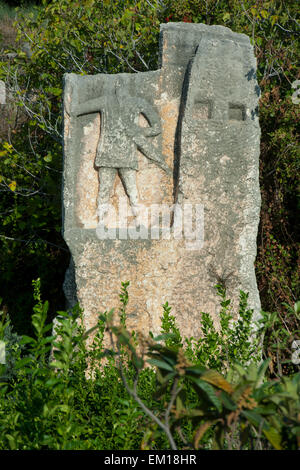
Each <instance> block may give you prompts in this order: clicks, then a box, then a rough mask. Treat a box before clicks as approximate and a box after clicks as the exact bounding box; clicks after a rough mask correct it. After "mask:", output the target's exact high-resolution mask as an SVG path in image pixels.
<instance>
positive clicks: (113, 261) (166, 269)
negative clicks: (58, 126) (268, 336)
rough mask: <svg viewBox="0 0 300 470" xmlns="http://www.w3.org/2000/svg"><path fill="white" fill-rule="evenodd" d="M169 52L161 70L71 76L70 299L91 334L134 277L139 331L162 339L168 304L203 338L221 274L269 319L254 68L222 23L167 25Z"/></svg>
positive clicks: (131, 323)
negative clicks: (258, 264) (261, 269)
mask: <svg viewBox="0 0 300 470" xmlns="http://www.w3.org/2000/svg"><path fill="white" fill-rule="evenodd" d="M160 48H161V50H160V57H161V61H160V62H161V68H160V69H159V70H156V71H152V72H144V73H136V74H116V75H105V74H98V75H94V76H78V75H75V74H66V75H65V85H64V188H63V206H64V238H65V240H66V242H67V244H68V246H69V248H70V251H71V254H72V265H71V269H69V270H68V273H67V276H66V281H65V290H66V294H67V298H68V303H69V305H71V304H72V303H74V302H75V301H76V299H77V300H78V301H79V303H80V305H81V307H82V308H83V309H84V318H85V322H86V327H87V328H90V327H92V326H93V325H94V324H95V323H96V322H97V316H98V314H99V313H102V312H104V311H106V310H110V309H111V308H113V307H117V306H118V303H119V292H120V286H121V282H125V281H130V287H129V304H128V308H127V311H128V321H127V325H128V327H129V328H130V329H135V330H136V331H143V332H145V333H147V332H148V331H149V330H151V331H152V332H153V333H159V332H160V317H161V316H162V304H163V303H164V302H166V301H168V302H169V304H170V305H171V306H172V313H173V315H175V317H176V319H177V324H178V326H179V327H180V330H181V333H182V335H183V336H191V335H193V336H195V337H196V336H198V335H199V333H200V322H199V319H200V313H201V312H202V311H204V312H209V313H210V314H211V315H212V316H213V318H214V319H215V321H216V324H217V322H218V313H219V309H220V307H219V299H218V296H217V294H216V290H215V288H214V285H215V284H217V283H218V282H220V280H221V279H222V280H223V281H225V283H226V288H227V293H228V296H229V297H230V298H231V299H232V301H233V304H234V305H237V304H238V300H239V291H240V290H243V291H245V292H249V306H250V307H251V308H253V309H254V313H255V316H258V315H259V311H260V301H259V295H258V290H257V285H256V279H255V271H254V260H255V256H256V236H257V227H258V222H259V211H260V192H259V179H258V176H259V175H258V168H259V164H258V162H259V141H260V129H259V122H258V108H257V107H258V99H259V88H258V85H257V81H256V74H255V72H256V62H255V58H254V54H253V48H252V46H251V44H250V41H249V38H248V37H247V36H245V35H243V34H237V33H233V32H232V31H231V30H229V29H228V28H225V27H222V26H207V25H202V24H200V25H199V24H186V23H168V24H164V25H162V26H161V37H160Z"/></svg>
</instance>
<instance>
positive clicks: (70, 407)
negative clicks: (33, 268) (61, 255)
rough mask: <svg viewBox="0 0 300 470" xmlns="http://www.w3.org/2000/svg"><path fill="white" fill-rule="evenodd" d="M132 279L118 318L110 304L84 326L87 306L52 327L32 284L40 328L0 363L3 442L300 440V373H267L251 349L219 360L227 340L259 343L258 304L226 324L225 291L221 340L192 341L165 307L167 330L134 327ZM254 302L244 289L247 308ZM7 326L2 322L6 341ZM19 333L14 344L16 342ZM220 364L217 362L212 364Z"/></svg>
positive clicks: (178, 444)
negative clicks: (254, 333)
mask: <svg viewBox="0 0 300 470" xmlns="http://www.w3.org/2000/svg"><path fill="white" fill-rule="evenodd" d="M128 285H129V283H128V282H127V283H123V284H122V289H121V293H120V302H121V305H120V309H119V321H120V324H119V325H116V324H114V323H113V317H114V312H113V311H111V312H106V313H104V314H102V315H99V322H98V324H97V325H96V326H95V327H94V328H92V329H91V330H89V331H85V329H84V327H83V317H82V311H81V310H80V308H79V307H78V306H77V307H75V308H74V309H73V311H72V312H71V313H70V312H69V313H66V312H58V316H57V318H56V320H55V324H54V326H53V325H52V324H47V322H46V319H47V309H48V302H43V301H42V298H41V292H40V281H39V280H37V281H34V283H33V286H34V299H35V306H34V311H33V315H32V327H33V331H34V336H32V337H29V336H25V335H23V336H22V337H19V338H18V343H19V344H18V346H17V347H16V348H15V349H14V348H12V349H13V350H14V360H13V361H10V362H9V361H8V362H7V364H4V365H1V368H2V369H1V371H0V376H1V380H0V433H1V436H2V438H1V443H0V448H1V449H21V450H26V449H57V450H59V449H82V450H83V449H97V450H101V449H103V450H112V449H115V450H118V449H119V450H125V449H148V450H149V449H168V448H173V449H175V448H178V449H182V448H187V447H189V448H199V447H201V448H206V449H210V448H222V449H223V448H224V449H225V448H234V449H250V448H258V449H261V448H263V449H268V448H275V449H295V448H297V445H299V442H298V444H297V438H298V437H297V436H298V435H299V412H300V409H299V408H300V403H299V387H300V374H299V373H298V374H295V375H294V376H291V377H283V378H281V379H280V380H275V381H274V380H269V379H268V378H267V375H266V373H267V370H268V361H265V362H263V363H261V364H260V365H258V364H256V363H255V362H253V361H249V356H248V352H246V351H244V352H243V353H241V355H240V356H239V360H240V362H239V363H235V362H234V359H235V357H234V356H231V355H230V354H227V356H226V360H225V361H224V362H222V360H221V358H222V359H223V357H222V354H224V351H225V350H226V349H224V348H225V342H226V338H227V339H228V338H231V341H232V345H231V346H230V348H234V347H237V346H238V345H239V344H240V340H241V338H244V340H245V341H246V342H247V341H249V342H250V344H251V346H250V347H252V346H253V344H254V343H253V342H252V341H253V339H251V341H250V337H247V335H246V333H245V332H246V331H249V328H248V323H247V322H248V321H249V320H250V316H251V315H250V313H249V315H248V316H246V317H245V318H246V320H245V324H243V320H242V317H240V320H239V321H238V322H237V323H236V324H235V326H234V327H233V328H232V329H231V328H229V320H228V319H229V317H230V316H231V314H230V315H229V314H228V311H227V309H228V306H229V302H228V299H226V300H224V299H225V292H224V291H223V290H220V295H221V310H222V312H223V313H222V324H223V335H222V333H218V334H219V339H218V340H217V341H215V342H214V343H213V344H217V346H218V347H217V348H216V347H214V348H213V349H212V346H211V344H212V342H211V335H210V334H206V335H204V336H203V338H202V342H199V343H195V346H194V348H193V347H191V344H192V342H191V341H187V340H185V341H183V340H182V339H181V336H180V333H179V330H178V328H177V326H176V323H175V320H174V317H173V316H172V315H171V310H170V307H169V305H168V304H165V305H164V306H163V307H164V309H163V316H162V333H161V335H159V336H158V337H156V338H155V337H154V336H153V334H152V335H149V337H148V338H145V337H142V336H139V335H138V334H135V333H133V332H128V331H127V330H126V305H127V302H128V291H127V288H128ZM245 301H246V296H245V295H244V294H243V295H241V305H242V309H241V311H242V312H243V315H244V314H245V312H247V311H248V310H247V306H246V303H245ZM204 318H205V322H206V323H209V322H208V319H209V316H204ZM8 326H9V323H8V322H7V321H5V320H3V321H2V323H1V328H0V339H2V338H4V339H5V331H7V328H8ZM209 329H211V326H209ZM203 331H204V332H206V331H207V328H206V327H205V326H203ZM224 332H226V334H227V336H225V334H224ZM92 333H93V334H94V337H93V339H92V341H91V346H89V347H87V339H88V338H89V337H90V335H91V334H92ZM107 334H108V336H110V337H111V339H112V343H111V345H112V346H111V347H107V341H106V342H105V343H104V337H105V335H107ZM12 337H13V336H12V335H10V339H9V340H8V341H7V340H5V341H6V342H7V345H9V344H15V343H13V341H14V339H13V340H12V339H11V338H12ZM106 339H107V338H106ZM89 343H90V341H89ZM104 344H105V347H104ZM205 345H206V346H207V348H205ZM9 348H10V346H9ZM230 348H228V349H227V350H226V351H227V353H228V351H230ZM199 351H201V354H200V353H199ZM205 351H206V353H205ZM257 352H258V351H257ZM10 354H11V353H9V355H10ZM219 354H220V357H219ZM211 357H213V359H212V358H211ZM211 361H213V364H216V365H217V366H218V367H219V369H220V370H219V371H218V370H217V369H213V368H211V367H208V365H209V364H210V363H211ZM246 363H247V364H246ZM10 367H11V368H12V372H13V373H10V372H11V371H9V368H10ZM298 439H299V438H298Z"/></svg>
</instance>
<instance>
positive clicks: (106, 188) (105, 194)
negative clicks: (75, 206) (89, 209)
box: [97, 167, 117, 222]
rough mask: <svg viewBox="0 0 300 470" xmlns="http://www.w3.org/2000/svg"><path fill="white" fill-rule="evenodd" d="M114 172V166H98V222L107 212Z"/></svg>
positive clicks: (115, 171)
mask: <svg viewBox="0 0 300 470" xmlns="http://www.w3.org/2000/svg"><path fill="white" fill-rule="evenodd" d="M116 173H117V169H116V168H107V167H100V168H99V182H100V187H99V194H98V199H97V214H98V217H99V222H100V221H103V219H104V217H105V214H107V212H108V204H109V199H110V195H111V192H112V189H113V185H114V181H115V176H116Z"/></svg>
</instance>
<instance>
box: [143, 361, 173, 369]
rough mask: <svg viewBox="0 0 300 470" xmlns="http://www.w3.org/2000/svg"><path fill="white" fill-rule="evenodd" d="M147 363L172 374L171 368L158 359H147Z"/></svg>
mask: <svg viewBox="0 0 300 470" xmlns="http://www.w3.org/2000/svg"><path fill="white" fill-rule="evenodd" d="M147 362H149V364H152V365H153V366H156V367H158V368H159V369H163V370H168V371H170V372H173V368H172V367H171V366H170V365H169V364H168V363H167V362H163V361H160V360H158V359H148V361H147Z"/></svg>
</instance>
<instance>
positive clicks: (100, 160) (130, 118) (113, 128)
mask: <svg viewBox="0 0 300 470" xmlns="http://www.w3.org/2000/svg"><path fill="white" fill-rule="evenodd" d="M95 112H100V113H101V130H100V138H99V142H98V146H97V153H96V159H95V165H96V166H97V167H109V168H131V169H132V170H137V169H138V159H137V152H136V148H137V147H138V148H139V149H140V150H141V151H142V152H144V153H145V154H146V153H147V155H146V156H147V157H148V158H150V159H153V160H155V161H161V160H162V157H161V156H160V155H159V154H157V152H156V150H155V147H154V146H152V145H149V144H148V142H147V139H145V137H150V136H155V135H157V134H159V133H160V132H161V131H160V120H159V116H158V114H157V113H156V111H155V110H154V108H153V107H152V106H151V105H150V103H148V102H147V101H145V100H144V99H142V98H136V97H135V98H131V97H122V98H121V99H120V98H118V96H117V95H116V94H109V95H107V96H102V97H99V98H95V99H92V100H88V101H86V102H84V103H81V104H79V105H77V106H76V107H75V114H76V115H77V116H80V115H83V114H90V113H95ZM140 113H141V114H143V115H144V116H145V117H146V119H147V120H148V121H149V122H150V124H151V127H146V128H142V127H139V125H138V118H139V114H140ZM149 153H150V155H149Z"/></svg>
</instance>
